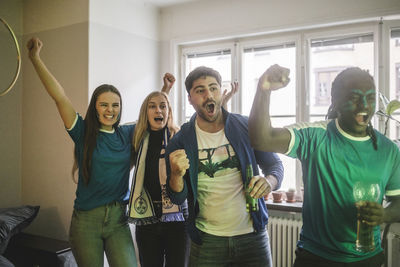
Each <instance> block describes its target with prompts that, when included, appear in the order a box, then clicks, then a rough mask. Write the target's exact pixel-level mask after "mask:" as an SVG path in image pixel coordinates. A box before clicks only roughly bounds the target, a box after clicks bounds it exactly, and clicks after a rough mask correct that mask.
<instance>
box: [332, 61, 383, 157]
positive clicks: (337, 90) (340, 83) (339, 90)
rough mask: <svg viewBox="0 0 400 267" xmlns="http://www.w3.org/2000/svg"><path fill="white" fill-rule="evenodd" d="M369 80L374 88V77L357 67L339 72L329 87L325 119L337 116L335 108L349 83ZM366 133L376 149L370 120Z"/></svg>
mask: <svg viewBox="0 0 400 267" xmlns="http://www.w3.org/2000/svg"><path fill="white" fill-rule="evenodd" d="M359 80H360V81H369V82H370V83H371V85H372V86H373V88H375V82H374V78H373V77H372V76H371V75H370V74H369V73H368V71H365V70H362V69H360V68H358V67H351V68H347V69H345V70H343V71H342V72H340V73H339V74H338V75H337V76H336V78H335V80H334V81H333V83H332V88H331V102H332V104H331V105H330V106H329V109H328V113H327V114H326V116H325V118H326V119H336V118H337V117H338V116H339V113H338V111H337V110H336V108H337V106H338V105H339V103H340V101H341V98H342V97H343V95H344V94H343V90H348V89H349V84H350V83H352V82H356V81H359ZM367 134H368V135H369V136H370V137H371V140H372V145H373V146H374V149H375V150H378V145H377V141H376V135H375V131H374V128H373V127H372V124H371V122H369V123H368V127H367Z"/></svg>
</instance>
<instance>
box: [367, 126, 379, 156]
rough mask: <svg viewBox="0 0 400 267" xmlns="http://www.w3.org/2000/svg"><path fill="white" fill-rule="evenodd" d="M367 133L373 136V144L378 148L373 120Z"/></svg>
mask: <svg viewBox="0 0 400 267" xmlns="http://www.w3.org/2000/svg"><path fill="white" fill-rule="evenodd" d="M367 134H368V135H369V136H370V137H371V140H372V145H373V146H374V149H375V150H378V144H377V142H376V134H375V131H374V127H372V124H371V122H369V123H368V127H367Z"/></svg>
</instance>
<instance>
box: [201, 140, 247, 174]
mask: <svg viewBox="0 0 400 267" xmlns="http://www.w3.org/2000/svg"><path fill="white" fill-rule="evenodd" d="M238 166H239V160H238V158H237V156H236V154H235V151H234V150H233V148H232V146H230V145H229V144H225V145H222V146H220V147H217V148H206V149H199V175H201V174H205V175H207V176H208V177H210V178H214V177H215V174H216V173H217V172H218V171H222V172H221V173H219V175H226V174H227V173H230V172H231V171H230V170H229V169H234V168H238ZM225 172H227V173H225Z"/></svg>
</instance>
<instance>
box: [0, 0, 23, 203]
mask: <svg viewBox="0 0 400 267" xmlns="http://www.w3.org/2000/svg"><path fill="white" fill-rule="evenodd" d="M0 17H1V18H2V19H3V20H5V21H6V22H7V23H8V24H9V25H10V26H11V28H12V29H13V31H14V33H15V34H16V37H17V39H18V40H19V45H20V46H21V36H22V0H2V1H0ZM0 27H1V30H0V34H1V37H2V45H0V47H1V49H2V51H0V62H1V67H0V69H1V70H0V91H1V92H3V91H4V90H5V89H6V87H8V85H9V83H10V82H11V80H12V77H11V76H13V75H14V72H15V70H16V52H15V51H14V48H13V46H12V45H11V41H12V39H11V35H9V33H8V31H7V30H6V28H5V27H3V26H2V23H0ZM6 38H7V39H6ZM5 40H7V43H9V44H10V46H8V47H9V49H8V50H7V51H4V45H6V41H5ZM3 41H4V43H3ZM9 53H11V54H9ZM21 100H22V79H21V76H20V77H19V79H18V80H17V83H16V84H15V86H14V87H13V89H12V90H11V91H10V92H9V93H8V94H6V95H4V96H3V97H0V114H1V117H2V118H1V123H0V208H3V207H10V206H18V205H20V204H21V127H22V121H21Z"/></svg>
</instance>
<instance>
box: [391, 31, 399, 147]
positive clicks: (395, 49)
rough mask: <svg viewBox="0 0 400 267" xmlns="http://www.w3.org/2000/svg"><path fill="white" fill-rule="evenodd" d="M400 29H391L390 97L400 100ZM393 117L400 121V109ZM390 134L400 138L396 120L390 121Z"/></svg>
mask: <svg viewBox="0 0 400 267" xmlns="http://www.w3.org/2000/svg"><path fill="white" fill-rule="evenodd" d="M399 40H400V29H398V28H394V29H391V31H390V42H389V43H390V50H389V51H390V52H389V53H390V56H389V58H390V62H389V66H390V70H389V75H390V83H389V84H390V86H389V87H390V94H389V95H390V97H389V99H390V100H392V99H397V100H400V46H398V43H399ZM392 116H393V118H395V119H396V120H398V121H400V110H396V111H395V112H394V114H393V115H392ZM388 130H389V136H390V138H392V139H400V123H399V122H396V121H394V120H390V121H389V129H388Z"/></svg>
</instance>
